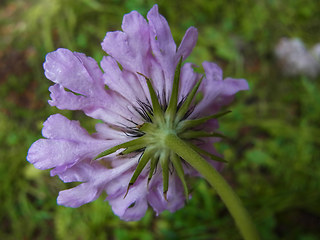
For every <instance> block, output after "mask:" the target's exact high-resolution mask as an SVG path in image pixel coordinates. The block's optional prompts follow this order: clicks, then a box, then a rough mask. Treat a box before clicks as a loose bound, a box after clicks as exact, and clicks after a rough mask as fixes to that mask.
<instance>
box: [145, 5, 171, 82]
mask: <svg viewBox="0 0 320 240" xmlns="http://www.w3.org/2000/svg"><path fill="white" fill-rule="evenodd" d="M147 18H148V20H149V26H150V43H151V47H152V53H153V54H154V56H155V58H156V59H157V61H158V62H159V63H160V65H161V67H162V69H163V71H164V73H165V77H166V78H167V80H169V83H170V81H172V79H173V75H174V71H175V67H176V66H175V64H176V61H175V60H176V57H175V56H176V44H175V42H174V40H173V37H172V34H171V31H170V28H169V25H168V22H167V20H166V19H165V18H164V17H163V16H161V15H160V14H159V12H158V6H157V5H154V6H153V8H152V9H151V10H150V11H149V12H148V15H147Z"/></svg>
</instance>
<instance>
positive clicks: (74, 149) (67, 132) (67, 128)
mask: <svg viewBox="0 0 320 240" xmlns="http://www.w3.org/2000/svg"><path fill="white" fill-rule="evenodd" d="M55 130H56V132H55ZM43 134H44V136H45V137H48V138H49V139H40V140H38V141H36V142H35V143H33V144H32V146H31V147H30V149H29V152H28V156H27V160H28V161H29V162H30V163H32V164H34V166H35V167H36V168H39V169H49V168H57V167H60V168H61V167H62V168H61V170H63V166H68V167H71V166H72V165H74V164H75V163H77V162H79V161H81V160H83V159H86V158H93V157H94V156H96V155H97V154H99V153H100V152H102V151H103V150H105V149H108V148H110V147H111V146H114V145H115V144H116V142H115V141H110V140H109V141H107V140H99V139H94V138H92V137H90V135H89V134H88V133H87V132H86V130H84V129H83V128H81V127H80V124H79V122H78V121H70V120H69V119H67V118H65V117H63V116H62V115H59V114H56V115H53V116H51V117H49V118H48V120H47V121H46V122H45V123H44V129H43Z"/></svg>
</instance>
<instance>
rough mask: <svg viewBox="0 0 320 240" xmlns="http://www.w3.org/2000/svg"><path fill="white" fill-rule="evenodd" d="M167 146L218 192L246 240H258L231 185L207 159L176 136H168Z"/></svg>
mask: <svg viewBox="0 0 320 240" xmlns="http://www.w3.org/2000/svg"><path fill="white" fill-rule="evenodd" d="M165 143H166V146H167V147H168V148H170V149H171V150H172V151H173V152H175V153H176V154H177V155H179V156H180V157H181V158H183V159H184V160H185V161H186V162H188V163H189V164H190V165H191V166H192V167H193V168H195V169H196V170H197V171H198V172H199V173H200V174H201V175H202V176H203V177H204V178H205V179H206V180H207V181H208V182H209V183H210V185H211V186H212V187H213V188H214V189H215V190H216V192H217V193H218V195H219V196H220V198H221V199H222V201H223V202H224V203H225V205H226V207H227V208H228V210H229V212H230V214H231V215H232V217H233V218H234V221H235V222H236V225H237V227H238V229H239V231H240V233H241V234H242V236H243V238H244V239H245V240H258V239H260V238H259V235H258V232H257V230H256V228H255V226H254V224H253V222H252V220H251V218H250V215H249V213H248V212H247V210H246V209H245V208H244V206H243V204H242V202H241V200H240V198H239V197H238V196H237V195H236V193H235V192H234V191H233V190H232V188H231V187H230V185H229V184H228V183H227V182H226V181H225V180H224V178H223V177H222V176H221V175H220V174H219V173H218V171H217V170H215V169H214V168H213V167H212V166H211V165H210V164H209V163H208V162H207V161H206V160H205V159H203V158H202V157H201V156H200V155H199V154H198V153H197V152H196V151H194V150H193V149H192V148H190V147H189V145H188V144H187V143H186V142H185V141H183V140H181V139H180V138H179V137H178V136H177V135H175V134H168V135H167V136H166V139H165Z"/></svg>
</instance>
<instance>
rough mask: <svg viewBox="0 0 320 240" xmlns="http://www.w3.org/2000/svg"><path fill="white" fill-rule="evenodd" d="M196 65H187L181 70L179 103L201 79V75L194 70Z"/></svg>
mask: <svg viewBox="0 0 320 240" xmlns="http://www.w3.org/2000/svg"><path fill="white" fill-rule="evenodd" d="M193 67H195V65H193V64H191V63H185V64H184V65H183V66H182V68H181V73H180V86H179V91H180V92H179V101H181V100H182V99H183V98H185V97H187V96H188V94H189V93H190V91H191V90H192V88H193V87H194V85H195V84H196V82H197V81H198V80H199V79H200V76H201V75H200V74H198V73H196V72H195V71H194V70H193Z"/></svg>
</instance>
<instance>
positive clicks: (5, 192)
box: [0, 0, 320, 240]
mask: <svg viewBox="0 0 320 240" xmlns="http://www.w3.org/2000/svg"><path fill="white" fill-rule="evenodd" d="M154 3H156V1H152V0H122V1H120V0H105V1H104V0H78V1H71V0H66V1H65V0H50V1H49V0H30V1H22V0H12V1H2V2H1V3H0V6H1V8H0V33H1V38H0V75H1V78H0V96H1V100H0V143H1V148H0V159H1V162H0V176H1V188H0V199H1V204H0V226H1V227H0V229H1V230H0V239H9V240H10V239H71V240H72V239H145V240H149V239H188V240H192V239H230V240H238V239H239V238H240V237H239V234H238V233H237V230H236V228H235V226H234V223H233V221H232V219H231V217H230V215H229V213H228V212H227V210H226V209H225V207H224V206H223V204H222V203H221V201H220V199H219V198H218V197H217V196H216V194H215V193H214V191H213V190H212V189H210V188H209V187H208V185H207V184H206V183H205V181H203V180H194V181H193V182H192V183H191V184H190V186H192V187H193V191H192V195H193V197H192V199H191V200H190V201H189V202H188V204H187V206H186V207H185V208H183V209H181V210H179V211H178V212H176V213H169V212H164V213H163V214H161V215H160V216H158V217H156V216H154V213H153V212H152V211H148V212H147V214H146V216H145V217H144V218H143V219H142V220H141V221H139V222H123V221H120V220H119V219H118V217H116V216H114V214H113V213H112V210H111V208H110V207H109V205H108V203H106V202H104V201H103V200H104V197H105V196H103V197H101V198H99V200H97V201H95V202H93V203H89V204H87V205H85V206H82V207H80V208H77V209H71V208H65V207H61V206H57V205H56V197H57V194H58V191H59V190H63V189H66V188H68V187H70V186H71V185H69V184H63V183H61V182H60V180H59V179H58V178H56V177H54V178H51V177H50V176H49V172H48V171H39V170H36V169H34V168H33V166H31V165H30V164H28V163H27V162H26V160H25V156H26V154H27V151H28V148H29V147H30V145H31V144H32V142H34V141H35V140H36V139H38V138H40V137H41V128H42V123H43V121H44V120H45V119H46V118H47V117H48V116H49V115H50V114H53V113H57V112H61V113H63V114H64V115H66V116H67V117H69V118H70V119H80V121H81V124H82V125H83V126H84V127H86V128H87V129H89V131H90V132H92V131H93V129H94V128H93V125H94V123H95V121H94V120H91V119H89V118H87V117H84V116H83V114H82V113H80V112H69V111H58V110H57V109H54V108H51V107H49V105H48V104H47V103H46V101H47V100H48V99H49V93H48V90H47V89H48V86H49V85H50V82H49V81H48V80H46V79H45V77H44V76H43V70H42V62H43V61H44V56H45V54H46V53H47V52H49V51H52V50H54V49H56V48H58V47H65V48H69V49H71V50H73V51H78V52H85V53H86V54H87V55H90V56H93V57H94V58H95V59H96V60H98V61H99V60H100V59H101V57H102V56H103V51H102V50H101V48H100V42H101V41H102V39H103V37H104V36H105V33H106V32H107V31H113V30H118V29H120V27H121V19H122V16H123V14H125V13H127V12H129V11H131V10H138V11H139V12H141V13H142V14H144V15H145V14H146V13H147V11H148V9H149V8H150V7H151V6H152V5H153V4H154ZM158 4H159V8H160V11H161V13H162V14H163V15H165V16H166V17H167V20H168V22H169V24H170V26H171V29H172V32H173V35H174V38H175V39H176V41H177V42H179V41H180V40H181V38H182V36H183V34H184V31H185V30H186V29H187V27H189V26H190V25H193V26H195V27H197V28H198V31H199V40H198V45H197V46H196V48H195V51H194V53H193V54H192V55H191V56H190V58H189V60H190V61H192V62H195V63H196V64H198V65H199V66H201V62H202V61H205V60H210V61H215V62H218V63H219V64H220V65H221V66H222V67H223V68H224V70H225V76H237V77H241V78H246V79H248V81H249V84H250V87H251V90H250V91H249V92H242V93H239V94H238V96H237V99H236V101H235V103H234V105H233V106H232V107H231V108H230V109H231V110H232V113H231V114H229V115H227V116H225V117H224V118H223V119H221V123H220V125H221V131H222V132H223V133H224V134H225V135H226V136H227V140H223V141H222V142H221V143H219V144H217V148H218V149H219V151H220V152H222V153H223V154H224V156H225V159H226V160H228V161H229V164H227V167H226V168H225V169H224V171H223V175H224V176H225V177H226V179H227V180H228V181H229V182H230V183H231V185H232V186H233V188H234V189H235V190H236V192H237V193H238V194H239V195H240V197H241V198H242V199H243V201H244V204H245V205H246V206H247V208H248V209H249V211H250V212H251V213H252V215H253V217H254V220H255V222H256V223H257V226H258V229H259V231H260V233H261V235H262V239H266V240H269V239H270V240H278V239H279V240H280V239H281V240H282V239H284V240H313V239H319V238H320V231H319V221H320V207H319V204H318V203H319V202H320V191H319V189H320V186H319V185H320V162H319V159H320V150H319V149H320V148H319V146H320V140H319V136H320V130H319V129H320V128H319V127H320V126H319V122H320V95H319V90H320V82H319V78H318V79H315V80H313V81H311V80H310V79H306V78H305V77H304V76H301V77H296V78H288V77H284V76H283V75H282V74H281V72H280V71H279V69H278V68H277V66H276V63H275V61H274V59H273V55H272V51H273V46H274V45H275V44H276V42H277V41H278V40H279V39H280V38H281V37H283V36H288V37H300V38H301V39H303V40H304V41H305V42H306V43H307V44H308V45H313V44H315V43H316V42H317V41H319V39H320V32H319V31H318V30H319V26H320V22H319V17H318V15H319V14H318V10H319V3H318V1H313V0H287V1H276V0H261V1H253V0H245V1H240V0H236V1H229V2H226V1H223V0H215V1H212V0H197V1H188V2H186V1H182V0H177V1H169V0H162V1H158ZM199 71H202V70H201V69H199Z"/></svg>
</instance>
